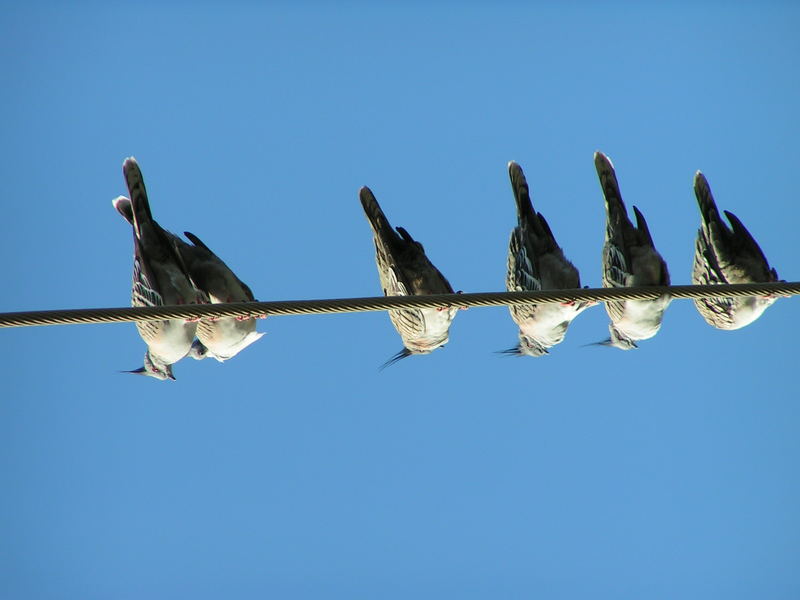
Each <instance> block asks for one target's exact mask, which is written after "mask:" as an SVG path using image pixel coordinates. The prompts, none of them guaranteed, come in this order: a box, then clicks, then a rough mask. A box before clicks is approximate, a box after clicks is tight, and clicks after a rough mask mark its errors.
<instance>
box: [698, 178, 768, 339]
mask: <svg viewBox="0 0 800 600" xmlns="http://www.w3.org/2000/svg"><path fill="white" fill-rule="evenodd" d="M694 192H695V196H696V197H697V204H698V206H699V208H700V216H701V220H702V222H701V224H700V229H699V230H698V232H697V241H696V243H695V254H694V264H693V266H692V283H693V284H695V285H717V284H726V283H727V284H729V283H763V282H773V281H778V273H777V272H776V271H775V269H772V268H770V266H769V262H768V261H767V258H766V256H764V253H763V252H762V250H761V247H760V246H759V245H758V243H757V242H756V240H755V239H754V238H753V236H752V235H751V234H750V232H749V231H748V230H747V228H746V227H745V226H744V225H743V224H742V222H741V221H740V220H739V219H738V218H737V217H736V215H734V214H733V213H730V212H728V211H724V212H725V215H726V216H727V217H728V221H729V222H730V224H731V227H728V225H727V224H726V223H725V222H724V221H723V220H722V217H721V216H720V214H719V210H718V209H717V205H716V202H714V197H713V196H712V195H711V188H710V187H709V185H708V181H707V180H706V178H705V176H704V175H703V174H702V173H701V172H700V171H698V172H697V173H696V174H695V177H694ZM775 300H776V297H775V296H746V297H739V298H735V297H721V298H699V299H696V300H694V305H695V307H697V310H698V312H699V313H700V315H701V316H702V317H703V318H704V319H705V320H706V322H707V323H708V324H709V325H712V326H713V327H716V328H718V329H728V330H732V329H740V328H742V327H745V326H747V325H749V324H750V323H752V322H753V321H755V320H756V319H758V318H759V317H760V316H761V315H762V314H763V313H764V311H765V310H766V309H767V308H769V307H770V306H771V305H772V303H773V302H775Z"/></svg>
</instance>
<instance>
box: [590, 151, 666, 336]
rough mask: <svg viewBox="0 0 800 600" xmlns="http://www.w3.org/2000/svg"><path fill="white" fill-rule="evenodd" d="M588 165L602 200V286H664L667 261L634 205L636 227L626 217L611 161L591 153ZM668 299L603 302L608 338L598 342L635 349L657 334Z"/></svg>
mask: <svg viewBox="0 0 800 600" xmlns="http://www.w3.org/2000/svg"><path fill="white" fill-rule="evenodd" d="M594 165H595V168H596V169H597V175H598V177H599V178H600V185H601V187H602V188H603V195H604V196H605V201H606V238H605V245H604V246H603V287H607V288H610V287H615V288H618V287H638V286H649V285H658V286H662V285H664V286H666V285H669V282H670V281H669V271H668V270H667V263H666V262H664V259H663V258H661V255H660V254H659V253H658V251H657V250H656V248H655V246H654V245H653V238H652V237H651V235H650V230H649V229H648V227H647V221H645V219H644V215H642V213H641V212H640V211H639V209H638V208H636V207H635V206H634V207H633V212H634V214H635V215H636V227H634V226H633V224H632V223H631V221H630V219H629V218H628V213H627V210H626V208H625V203H624V202H623V201H622V195H621V194H620V191H619V184H618V183H617V176H616V174H615V173H614V166H613V165H612V164H611V161H610V160H609V159H608V158H607V157H606V156H605V155H604V154H602V153H600V152H595V154H594ZM670 300H671V298H670V296H669V295H668V294H664V295H662V296H660V297H659V298H656V299H654V300H618V301H617V300H615V301H610V302H606V303H605V305H606V312H607V313H608V316H609V317H610V318H611V323H610V325H609V331H610V333H611V337H610V338H609V339H608V340H606V341H605V342H602V343H603V344H606V345H609V346H614V347H616V348H620V349H622V350H630V349H632V348H637V347H638V346H637V345H636V341H637V340H646V339H648V338H651V337H653V336H654V335H655V334H656V333H658V330H659V329H660V327H661V321H662V319H663V317H664V311H665V310H666V309H667V306H668V305H669V303H670Z"/></svg>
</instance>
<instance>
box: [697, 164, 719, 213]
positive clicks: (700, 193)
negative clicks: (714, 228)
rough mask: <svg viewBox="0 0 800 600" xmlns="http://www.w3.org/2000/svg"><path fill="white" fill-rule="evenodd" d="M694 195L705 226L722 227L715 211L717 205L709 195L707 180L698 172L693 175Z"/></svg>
mask: <svg viewBox="0 0 800 600" xmlns="http://www.w3.org/2000/svg"><path fill="white" fill-rule="evenodd" d="M694 195H695V196H696V197H697V205H698V206H699V207H700V216H701V217H702V219H703V222H704V223H705V224H706V225H709V224H710V223H721V224H722V225H723V226H724V223H722V218H721V217H720V215H719V210H718V209H717V203H716V202H714V196H712V195H711V187H710V186H709V185H708V180H707V179H706V177H705V175H703V174H702V173H701V172H700V171H698V172H697V173H695V175H694Z"/></svg>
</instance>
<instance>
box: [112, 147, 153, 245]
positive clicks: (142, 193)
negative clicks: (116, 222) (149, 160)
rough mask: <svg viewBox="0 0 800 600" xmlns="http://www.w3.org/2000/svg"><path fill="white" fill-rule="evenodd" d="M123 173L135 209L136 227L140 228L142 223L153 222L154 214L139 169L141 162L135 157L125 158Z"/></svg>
mask: <svg viewBox="0 0 800 600" xmlns="http://www.w3.org/2000/svg"><path fill="white" fill-rule="evenodd" d="M122 173H123V175H124V176H125V183H126V184H127V186H128V193H129V194H130V197H131V199H130V203H131V207H132V211H133V219H134V227H135V228H136V229H137V230H139V229H140V228H141V224H142V223H152V222H153V214H152V213H151V212H150V202H149V201H148V200H147V190H146V189H145V187H144V178H143V177H142V171H141V170H140V169H139V164H138V163H137V162H136V159H135V158H133V157H130V158H126V159H125V162H124V163H123V164H122ZM118 210H119V209H118ZM123 216H125V215H123Z"/></svg>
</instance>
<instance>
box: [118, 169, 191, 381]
mask: <svg viewBox="0 0 800 600" xmlns="http://www.w3.org/2000/svg"><path fill="white" fill-rule="evenodd" d="M122 172H123V174H124V176H125V182H126V184H127V186H128V192H129V194H130V200H128V199H127V198H125V197H119V198H117V199H116V200H114V201H113V204H114V207H115V208H116V209H117V211H118V212H119V213H120V214H121V215H122V216H123V217H124V218H125V220H126V221H128V222H129V223H130V224H131V225H132V226H133V286H132V290H131V305H132V306H163V305H176V304H202V303H204V301H205V299H204V297H203V294H202V293H200V292H198V290H197V289H196V288H195V286H194V283H193V282H192V279H191V276H190V275H189V271H188V269H187V268H186V265H185V263H184V261H183V259H182V258H181V255H180V253H179V252H178V250H177V248H176V245H175V242H174V239H173V238H174V236H172V234H170V233H169V232H167V231H165V230H164V229H162V228H161V226H160V225H159V224H158V223H157V222H156V221H155V220H154V219H153V215H152V213H151V212H150V204H149V202H148V200H147V191H146V190H145V187H144V180H143V178H142V172H141V170H140V169H139V165H138V164H137V162H136V159H134V158H133V157H131V158H127V159H125V162H124V163H123V165H122ZM136 328H137V329H138V330H139V335H140V336H141V337H142V339H143V340H144V342H145V343H146V344H147V352H146V353H145V355H144V366H142V367H140V368H139V369H135V370H133V371H128V372H129V373H136V374H139V375H148V376H150V377H155V378H156V379H162V380H164V379H171V380H175V376H174V375H173V374H172V366H171V365H172V364H174V363H176V362H178V361H179V360H180V359H182V358H183V357H184V356H186V355H187V354H188V353H189V350H190V348H191V346H192V340H193V339H194V336H195V332H196V330H197V324H196V323H194V322H188V321H187V320H185V319H168V320H164V321H137V322H136Z"/></svg>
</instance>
